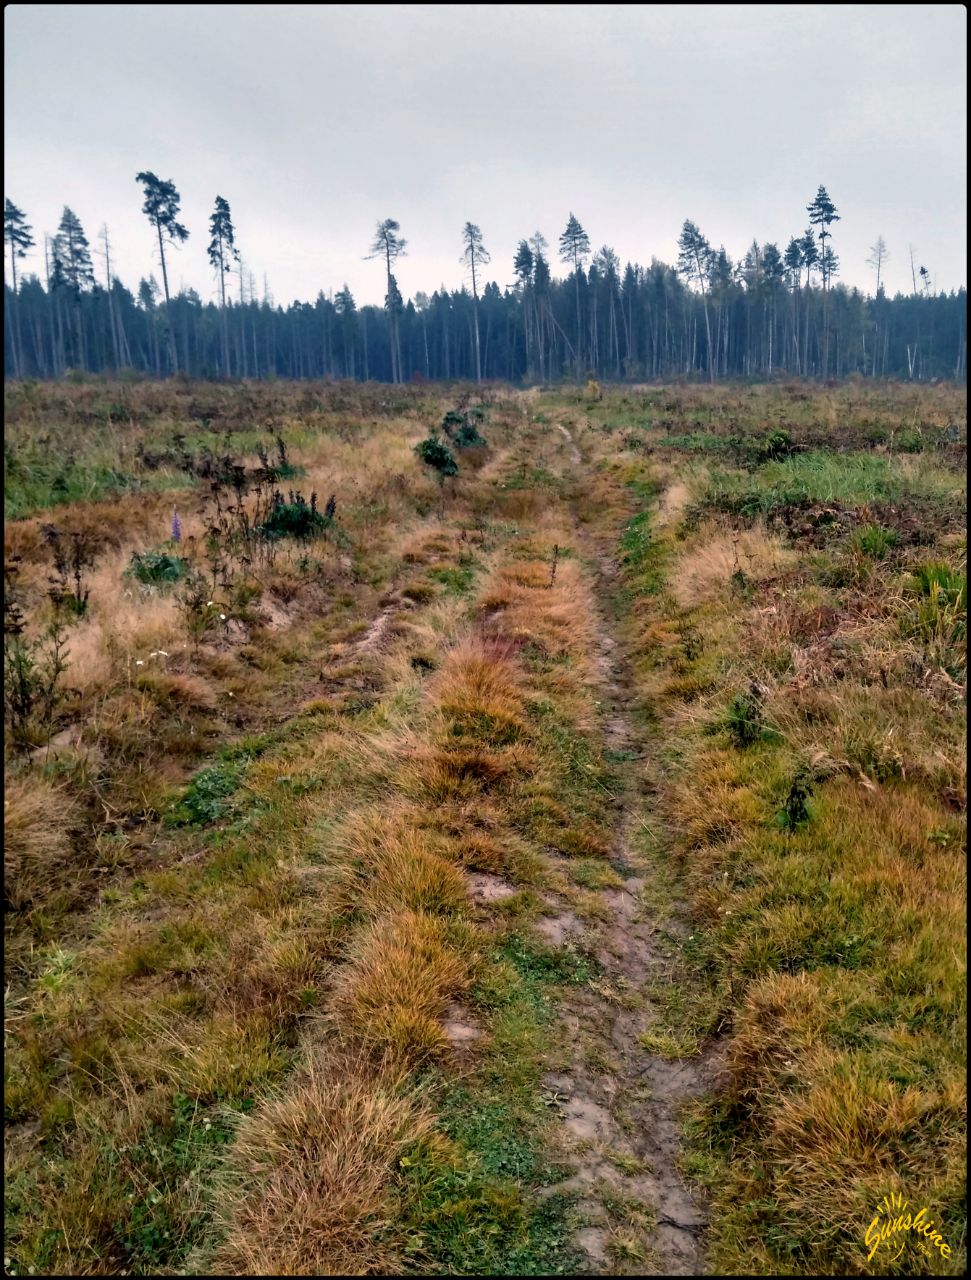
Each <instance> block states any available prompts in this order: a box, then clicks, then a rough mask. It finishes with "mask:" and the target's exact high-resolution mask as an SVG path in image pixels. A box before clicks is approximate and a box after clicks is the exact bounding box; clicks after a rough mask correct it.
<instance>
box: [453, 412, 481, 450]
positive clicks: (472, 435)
mask: <svg viewBox="0 0 971 1280" xmlns="http://www.w3.org/2000/svg"><path fill="white" fill-rule="evenodd" d="M455 443H456V444H457V445H458V447H459V448H460V449H483V448H485V444H486V439H485V436H483V435H480V434H479V430H478V428H477V427H476V425H475V423H474V422H471V421H470V420H469V419H468V418H467V419H466V420H465V422H463V423H462V425H461V427H460V428H459V429H458V431H457V432H456V435H455Z"/></svg>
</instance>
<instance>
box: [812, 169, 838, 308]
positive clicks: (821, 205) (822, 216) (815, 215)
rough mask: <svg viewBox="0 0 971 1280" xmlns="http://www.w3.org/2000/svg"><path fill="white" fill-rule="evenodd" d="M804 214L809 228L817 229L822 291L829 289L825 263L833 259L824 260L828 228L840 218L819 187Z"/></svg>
mask: <svg viewBox="0 0 971 1280" xmlns="http://www.w3.org/2000/svg"><path fill="white" fill-rule="evenodd" d="M806 212H807V213H808V214H809V225H810V226H811V227H819V257H820V265H821V266H822V267H823V272H822V275H823V289H828V288H829V276H828V275H827V273H826V270H825V265H824V264H825V262H826V261H834V260H835V259H827V258H826V241H827V240H829V239H831V235H830V231H829V228H830V226H831V225H832V224H833V223H834V222H839V221H840V216H839V214H838V213H837V212H836V205H835V204H833V202H832V200H831V199H830V198H829V193H828V192H827V190H826V188H825V187H823V186H821V187H820V188H819V190H818V191H817V192H816V196H815V199H814V200H813V202H812V204H808V205H806Z"/></svg>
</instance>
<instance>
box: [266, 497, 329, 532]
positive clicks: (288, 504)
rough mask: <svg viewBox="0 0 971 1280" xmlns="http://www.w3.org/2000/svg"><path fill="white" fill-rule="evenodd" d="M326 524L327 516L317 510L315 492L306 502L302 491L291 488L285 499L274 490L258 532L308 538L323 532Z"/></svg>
mask: <svg viewBox="0 0 971 1280" xmlns="http://www.w3.org/2000/svg"><path fill="white" fill-rule="evenodd" d="M328 505H329V504H328ZM327 524H328V519H327V517H326V516H325V515H324V514H323V513H322V512H320V511H318V510H317V495H316V493H312V494H311V495H310V501H309V502H308V501H307V499H306V498H305V497H304V496H303V494H302V493H295V492H294V491H293V490H292V489H291V490H290V492H289V495H288V497H287V498H286V499H285V498H284V496H283V494H282V493H280V491H279V490H276V491H275V492H274V494H273V500H272V505H271V506H270V511H269V514H268V515H267V517H266V519H265V520H264V521H263V523H262V524H261V525H260V532H261V533H263V534H265V535H266V536H267V537H268V538H302V539H305V540H309V539H310V538H316V537H318V536H319V535H320V534H321V533H323V531H324V529H326V527H327Z"/></svg>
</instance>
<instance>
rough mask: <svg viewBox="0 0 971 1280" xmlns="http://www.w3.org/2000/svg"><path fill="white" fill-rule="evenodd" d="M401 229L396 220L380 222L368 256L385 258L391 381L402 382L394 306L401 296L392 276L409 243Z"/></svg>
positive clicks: (396, 315) (396, 311) (395, 307)
mask: <svg viewBox="0 0 971 1280" xmlns="http://www.w3.org/2000/svg"><path fill="white" fill-rule="evenodd" d="M400 230H401V227H400V226H399V225H398V223H397V222H395V220H394V218H385V220H384V221H383V222H379V223H378V225H377V230H376V231H375V233H374V241H373V243H372V245H371V252H370V253H369V254H367V257H368V258H369V259H370V258H384V263H385V270H386V272H387V277H388V288H387V293H386V294H385V308H386V309H387V311H388V316H389V319H390V324H391V381H392V382H400V381H401V343H400V339H399V335H398V311H399V309H400V308H399V307H397V306H396V305H394V297H395V295H396V294H397V297H398V300H399V301H400V298H401V295H400V294H399V293H398V286H397V284H396V283H395V280H394V276H393V275H392V274H391V267H392V265H393V264H394V263H395V262H396V261H397V259H398V258H401V257H403V256H404V254H405V247H406V245H407V244H408V241H407V240H405V239H403V238H402V237H401V236H400V235H399V234H398V233H399V231H400Z"/></svg>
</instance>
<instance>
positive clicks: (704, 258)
mask: <svg viewBox="0 0 971 1280" xmlns="http://www.w3.org/2000/svg"><path fill="white" fill-rule="evenodd" d="M713 264H714V254H713V253H712V249H711V245H710V244H709V243H708V241H707V240H706V239H705V237H704V236H703V235H702V234H701V232H700V231H699V230H698V228H697V227H696V226H695V224H694V223H693V222H691V221H690V220H689V219H687V218H686V219H685V223H684V226H683V227H682V228H681V235H680V237H679V238H678V271H679V272H680V273H681V275H683V276H684V277H685V279H686V280H688V281H689V282H690V281H692V280H693V281H694V282H695V283H696V284H697V285H698V287H699V288H700V289H701V300H702V305H703V307H704V312H705V335H706V337H707V339H708V380H709V382H714V381H715V366H714V363H713V360H712V345H711V320H710V319H709V316H708V286H709V284H710V282H711V274H712V267H713Z"/></svg>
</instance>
